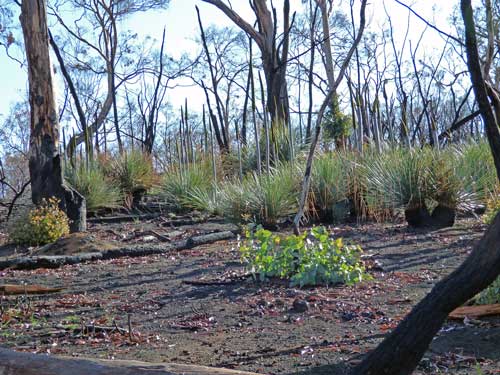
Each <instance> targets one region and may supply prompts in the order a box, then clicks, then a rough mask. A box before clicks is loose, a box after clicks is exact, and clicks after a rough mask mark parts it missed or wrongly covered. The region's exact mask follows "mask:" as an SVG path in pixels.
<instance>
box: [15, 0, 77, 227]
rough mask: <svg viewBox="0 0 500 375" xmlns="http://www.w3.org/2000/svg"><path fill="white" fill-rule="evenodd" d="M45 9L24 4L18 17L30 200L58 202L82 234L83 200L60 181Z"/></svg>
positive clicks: (42, 0)
mask: <svg viewBox="0 0 500 375" xmlns="http://www.w3.org/2000/svg"><path fill="white" fill-rule="evenodd" d="M46 5H47V4H46V0H23V2H22V7H21V16H20V21H21V25H22V29H23V35H24V42H25V48H26V58H27V61H28V79H29V98H30V108H31V114H30V116H31V117H30V126H31V134H30V152H29V170H30V178H31V193H32V200H33V203H35V204H39V203H40V202H41V201H42V199H44V198H49V197H56V198H58V199H59V200H60V207H61V209H62V210H64V211H65V212H66V214H67V215H68V217H69V219H70V220H71V222H70V229H71V231H72V232H76V231H84V230H85V229H86V210H85V199H84V198H83V196H81V195H80V194H79V193H78V192H77V191H76V190H74V189H72V188H71V187H69V186H67V185H66V184H65V182H64V178H63V170H62V165H61V155H60V154H59V120H58V116H57V110H56V103H55V95H54V86H53V85H54V82H53V77H52V72H51V69H52V66H51V63H50V56H49V36H48V29H47V14H46Z"/></svg>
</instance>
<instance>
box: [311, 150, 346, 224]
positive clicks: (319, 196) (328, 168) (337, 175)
mask: <svg viewBox="0 0 500 375" xmlns="http://www.w3.org/2000/svg"><path fill="white" fill-rule="evenodd" d="M347 164H348V161H347V160H346V159H344V158H343V156H342V155H341V154H340V153H331V154H329V153H328V154H323V155H320V156H319V157H318V158H317V159H316V160H315V162H314V164H313V171H312V184H311V190H312V193H313V204H314V207H315V211H316V212H317V213H318V217H319V219H320V221H322V222H324V221H332V220H334V219H342V218H343V216H345V215H346V213H345V212H344V213H342V212H338V210H337V209H336V207H337V205H339V204H341V203H345V202H346V201H347V200H348V198H349V190H350V189H349V187H350V183H349V182H350V180H349V176H348V171H349V168H348V165H347Z"/></svg>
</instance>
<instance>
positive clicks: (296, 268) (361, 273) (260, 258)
mask: <svg viewBox="0 0 500 375" xmlns="http://www.w3.org/2000/svg"><path fill="white" fill-rule="evenodd" d="M238 247H239V251H240V255H241V259H242V261H243V262H244V263H245V264H246V266H247V268H248V269H249V270H250V271H251V272H252V273H253V274H254V275H256V276H257V277H258V278H259V279H260V280H261V281H264V280H266V279H268V278H269V277H279V278H285V279H289V280H290V284H291V285H292V286H296V285H298V286H300V287H302V286H311V285H332V284H337V283H345V284H355V283H357V282H360V281H362V280H366V279H370V276H369V275H368V274H367V273H366V271H365V268H364V265H363V263H362V262H361V259H360V256H361V253H362V250H361V248H360V247H359V246H357V245H346V244H345V243H344V242H343V240H342V238H337V239H334V238H331V237H330V235H329V233H328V231H327V230H326V229H325V228H324V227H315V228H312V229H311V230H310V231H309V232H304V233H303V234H302V235H299V236H296V235H289V236H280V235H277V234H273V233H272V232H271V231H268V230H266V229H263V228H258V229H257V230H256V231H255V232H252V231H247V232H246V238H245V239H244V240H243V241H241V242H240V243H239V245H238Z"/></svg>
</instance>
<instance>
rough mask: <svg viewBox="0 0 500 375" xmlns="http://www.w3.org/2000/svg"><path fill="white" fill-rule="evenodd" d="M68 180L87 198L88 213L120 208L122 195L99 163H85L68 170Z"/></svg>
mask: <svg viewBox="0 0 500 375" xmlns="http://www.w3.org/2000/svg"><path fill="white" fill-rule="evenodd" d="M65 174H66V180H67V181H68V182H69V183H70V184H71V185H72V186H73V187H74V188H75V189H76V190H77V191H78V192H79V193H80V194H82V195H83V196H84V197H85V201H86V205H87V211H89V212H94V211H97V210H99V209H101V208H118V207H120V205H121V202H122V194H121V192H120V188H119V187H118V186H114V184H113V182H112V181H111V180H110V179H109V178H107V177H106V176H105V174H104V172H103V170H102V168H101V167H100V166H99V164H98V163H96V162H94V163H90V164H89V166H88V167H86V166H85V165H84V164H83V163H82V164H80V165H79V166H76V167H74V168H67V169H66V173H65Z"/></svg>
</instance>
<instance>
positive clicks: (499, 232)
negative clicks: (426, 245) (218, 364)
mask: <svg viewBox="0 0 500 375" xmlns="http://www.w3.org/2000/svg"><path fill="white" fill-rule="evenodd" d="M499 272H500V215H497V217H496V218H495V220H494V221H493V224H492V225H491V226H490V227H489V228H488V230H487V231H486V233H485V235H484V236H483V238H482V239H481V241H480V242H479V244H478V245H477V246H476V247H475V248H474V250H473V252H472V253H471V255H470V256H469V257H468V258H467V259H466V260H465V262H464V263H463V264H462V265H461V266H460V267H459V268H458V269H456V270H455V271H454V272H453V273H452V274H450V275H449V276H448V277H447V278H445V279H444V280H442V281H440V282H439V283H438V284H436V286H435V287H434V288H433V289H432V291H431V292H430V293H429V294H428V295H427V296H426V297H425V298H424V299H423V300H422V301H420V302H419V303H418V304H417V305H416V306H415V307H414V308H413V310H412V311H411V312H410V314H409V315H408V316H407V317H406V318H405V319H404V320H403V321H402V322H401V323H400V324H399V325H398V327H397V328H396V329H395V330H394V331H393V332H392V333H391V334H390V335H389V336H388V337H387V338H386V339H385V340H384V341H383V342H382V343H381V344H380V345H379V346H378V347H377V348H376V349H375V350H374V351H372V352H371V353H370V354H369V356H368V357H367V358H366V359H365V360H364V361H363V362H362V363H361V364H360V365H359V366H357V367H356V368H354V370H353V371H352V372H351V374H356V375H358V374H360V375H361V374H363V375H370V374H371V375H388V374H390V375H407V374H411V373H412V372H413V369H414V368H415V367H416V366H417V364H418V362H419V361H420V359H421V358H422V355H423V354H424V353H425V351H426V350H427V348H428V346H429V344H430V342H431V341H432V338H433V337H434V335H435V334H436V333H437V332H438V331H439V329H440V328H441V326H442V325H443V322H444V321H445V320H446V318H447V317H448V314H449V313H450V312H452V311H453V310H454V309H456V308H457V307H459V306H461V305H462V304H463V303H464V302H466V301H467V300H469V299H470V298H472V297H474V296H475V295H476V294H477V293H479V292H480V291H481V290H483V289H484V288H486V287H487V286H488V285H489V284H491V283H492V282H493V281H494V280H495V278H496V277H497V276H498V274H499Z"/></svg>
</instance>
